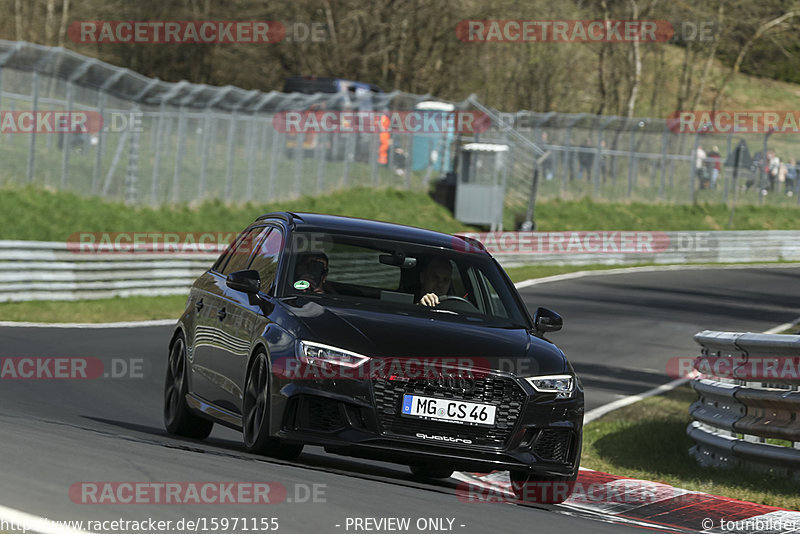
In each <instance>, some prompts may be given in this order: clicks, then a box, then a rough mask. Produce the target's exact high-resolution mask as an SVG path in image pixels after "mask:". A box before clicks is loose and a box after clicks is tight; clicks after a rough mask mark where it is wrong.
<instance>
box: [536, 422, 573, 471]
mask: <svg viewBox="0 0 800 534" xmlns="http://www.w3.org/2000/svg"><path fill="white" fill-rule="evenodd" d="M572 436H573V432H572V431H571V430H568V429H565V428H545V429H543V430H540V431H539V435H538V436H537V437H536V440H535V441H534V443H533V449H532V450H533V453H534V454H535V455H536V456H538V457H539V458H541V459H542V460H547V461H552V462H559V463H567V462H568V461H569V454H570V449H571V448H572Z"/></svg>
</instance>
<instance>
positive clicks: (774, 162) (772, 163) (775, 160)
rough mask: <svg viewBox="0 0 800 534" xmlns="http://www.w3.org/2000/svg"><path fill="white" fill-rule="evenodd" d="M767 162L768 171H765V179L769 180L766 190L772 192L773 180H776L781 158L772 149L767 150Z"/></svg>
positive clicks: (773, 187)
mask: <svg viewBox="0 0 800 534" xmlns="http://www.w3.org/2000/svg"><path fill="white" fill-rule="evenodd" d="M767 162H768V164H769V173H767V179H768V180H769V187H768V190H769V191H770V192H772V191H774V190H775V182H776V181H777V180H778V174H779V173H780V170H781V158H779V157H778V155H777V154H776V153H775V151H774V150H768V151H767Z"/></svg>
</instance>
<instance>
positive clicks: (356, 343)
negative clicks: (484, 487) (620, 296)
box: [164, 213, 584, 502]
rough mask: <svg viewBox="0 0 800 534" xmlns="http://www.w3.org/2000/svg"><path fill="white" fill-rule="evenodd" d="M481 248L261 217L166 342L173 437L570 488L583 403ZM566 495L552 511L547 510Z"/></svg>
mask: <svg viewBox="0 0 800 534" xmlns="http://www.w3.org/2000/svg"><path fill="white" fill-rule="evenodd" d="M561 324H562V321H561V318H560V317H559V316H558V314H556V313H555V312H552V311H550V310H548V309H546V308H539V309H538V310H537V311H536V313H535V314H534V315H533V317H531V315H530V314H529V313H528V310H527V309H526V307H525V306H524V304H523V302H522V299H521V297H520V296H519V294H518V293H517V291H516V289H515V288H514V285H513V284H512V283H511V281H510V280H509V279H508V277H507V275H506V274H505V272H504V271H503V269H502V268H501V267H500V266H499V264H498V263H497V261H496V260H495V259H494V258H493V257H492V256H491V255H490V254H489V253H488V252H487V251H486V250H485V249H484V248H483V246H482V245H481V244H480V243H478V242H477V241H475V240H472V239H469V238H462V237H459V236H450V235H446V234H441V233H438V232H433V231H428V230H422V229H419V228H413V227H408V226H401V225H397V224H390V223H385V222H376V221H368V220H362V219H353V218H346V217H336V216H329V215H319V214H310V213H270V214H268V215H264V216H262V217H259V218H258V219H257V220H256V222H254V223H253V224H251V225H250V226H249V227H248V228H247V229H245V230H244V232H242V233H241V234H240V235H239V237H238V238H237V239H236V240H235V241H234V242H233V243H232V244H231V245H230V246H229V247H228V249H227V250H226V251H225V252H224V253H223V254H222V255H221V256H220V257H219V259H218V260H217V261H216V263H214V265H213V266H212V267H211V268H210V269H209V270H208V271H207V272H205V273H204V274H203V275H202V276H200V277H199V278H198V279H197V281H196V282H195V283H194V285H193V286H192V289H191V292H190V295H189V298H188V301H187V303H186V310H185V311H184V313H183V315H182V316H181V317H180V319H179V320H178V323H177V325H176V328H175V332H174V334H173V336H172V338H171V340H170V343H169V364H168V367H167V373H166V381H165V391H164V422H165V426H166V428H167V430H168V431H169V432H170V433H172V434H177V435H181V436H186V437H193V438H200V439H202V438H205V437H207V436H208V435H209V433H210V432H211V428H212V426H213V424H214V423H219V424H222V425H225V426H228V427H231V428H234V429H237V430H240V431H241V432H242V434H243V439H244V445H245V448H246V449H247V450H248V451H252V452H258V453H263V454H267V455H272V456H277V457H281V458H295V457H297V456H298V455H299V454H300V452H301V451H302V448H303V446H304V445H306V444H308V445H317V446H322V447H324V448H325V450H326V451H328V452H331V453H337V454H344V455H348V456H355V457H362V458H372V459H379V460H384V461H391V462H396V463H401V464H405V465H408V466H410V468H411V470H412V472H413V473H414V474H415V475H417V476H420V477H428V478H447V477H449V476H450V475H451V474H452V473H453V471H455V470H459V471H477V472H489V471H494V470H508V471H509V472H510V475H511V481H512V486H513V487H514V489H515V491H516V493H517V494H519V493H520V488H521V487H523V486H524V485H525V484H526V483H532V482H537V483H538V482H548V483H549V482H554V481H556V482H559V483H560V482H567V483H569V482H571V481H574V480H575V478H576V477H577V473H578V466H579V462H580V453H581V443H582V427H583V409H584V406H583V389H582V386H581V383H580V381H579V380H578V377H577V376H576V374H575V372H574V370H573V368H572V366H571V365H570V363H569V362H568V361H567V359H566V357H565V356H564V353H563V352H562V351H561V350H560V349H559V348H558V347H557V346H555V345H554V344H553V343H551V342H550V341H548V340H546V339H545V338H544V334H545V333H547V332H553V331H556V330H559V329H560V328H561ZM566 496H567V495H565V494H563V493H562V494H561V495H560V496H554V497H553V499H552V500H554V501H555V502H559V501H563V500H564V499H565V498H566Z"/></svg>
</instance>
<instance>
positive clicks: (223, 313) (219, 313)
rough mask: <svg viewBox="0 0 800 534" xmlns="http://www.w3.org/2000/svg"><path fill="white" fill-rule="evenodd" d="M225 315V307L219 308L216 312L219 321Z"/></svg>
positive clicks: (226, 313)
mask: <svg viewBox="0 0 800 534" xmlns="http://www.w3.org/2000/svg"><path fill="white" fill-rule="evenodd" d="M226 315H228V312H226V311H225V308H220V309H219V311H218V312H217V317H219V320H220V321H221V320H223V319H224V318H225V316H226Z"/></svg>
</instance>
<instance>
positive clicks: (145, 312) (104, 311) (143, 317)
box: [0, 291, 189, 323]
mask: <svg viewBox="0 0 800 534" xmlns="http://www.w3.org/2000/svg"><path fill="white" fill-rule="evenodd" d="M188 294H189V292H188V291H187V292H186V295H176V296H168V297H127V298H120V297H116V298H111V299H95V300H76V301H53V300H37V301H30V302H2V303H0V321H24V322H39V323H65V322H79V323H113V322H117V321H147V320H151V319H177V318H178V317H179V316H180V314H181V313H182V312H183V308H184V306H185V305H186V297H187V296H188Z"/></svg>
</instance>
